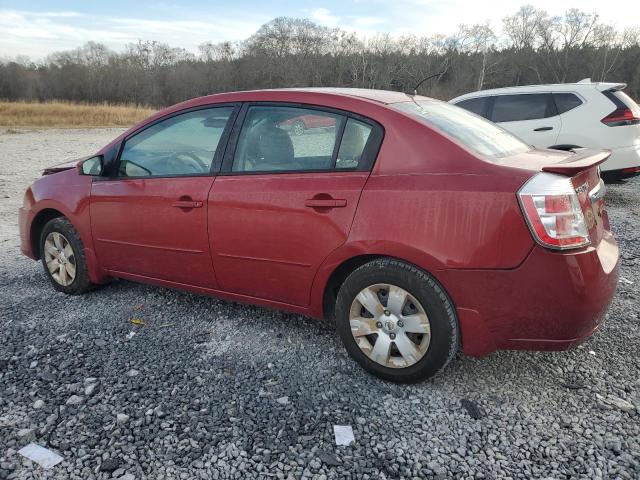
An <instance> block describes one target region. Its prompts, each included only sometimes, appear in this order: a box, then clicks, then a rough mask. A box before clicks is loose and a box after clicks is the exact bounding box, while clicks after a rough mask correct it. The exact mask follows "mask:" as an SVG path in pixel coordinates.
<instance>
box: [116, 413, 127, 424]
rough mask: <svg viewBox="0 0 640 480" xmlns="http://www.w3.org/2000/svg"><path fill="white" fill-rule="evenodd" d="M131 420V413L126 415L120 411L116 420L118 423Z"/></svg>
mask: <svg viewBox="0 0 640 480" xmlns="http://www.w3.org/2000/svg"><path fill="white" fill-rule="evenodd" d="M128 421H129V415H125V414H124V413H119V414H117V415H116V422H117V423H118V425H122V424H123V423H127V422H128Z"/></svg>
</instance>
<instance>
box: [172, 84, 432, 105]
mask: <svg viewBox="0 0 640 480" xmlns="http://www.w3.org/2000/svg"><path fill="white" fill-rule="evenodd" d="M287 96H291V99H292V100H293V101H295V100H300V99H304V98H308V99H309V100H316V101H317V100H318V99H320V98H321V97H333V98H335V97H343V98H352V99H354V98H355V99H361V100H366V101H371V102H375V103H378V104H383V105H389V104H392V103H400V102H407V101H411V99H412V98H413V99H416V100H418V99H420V100H429V98H428V97H422V96H419V95H415V96H412V95H409V94H407V93H404V92H395V91H392V90H374V89H368V88H338V87H304V88H274V89H264V90H244V91H239V92H226V93H216V94H213V95H207V96H204V97H198V98H194V99H191V100H187V101H186V102H183V104H182V106H183V107H184V106H185V104H187V103H188V104H191V105H195V104H205V103H210V102H219V101H229V102H234V101H237V102H244V101H255V100H258V101H261V100H262V101H264V100H273V101H284V100H285V98H286V97H287Z"/></svg>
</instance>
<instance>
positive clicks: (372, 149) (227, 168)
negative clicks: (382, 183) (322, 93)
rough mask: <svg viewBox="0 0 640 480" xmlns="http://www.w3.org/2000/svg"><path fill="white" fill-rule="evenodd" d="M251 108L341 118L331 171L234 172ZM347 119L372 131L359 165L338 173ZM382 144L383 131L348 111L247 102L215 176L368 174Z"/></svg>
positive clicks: (374, 122) (310, 106)
mask: <svg viewBox="0 0 640 480" xmlns="http://www.w3.org/2000/svg"><path fill="white" fill-rule="evenodd" d="M253 106H270V107H289V108H303V109H307V110H318V111H321V112H327V113H332V114H334V115H340V116H341V117H343V118H342V120H341V122H342V125H341V126H340V130H339V132H338V134H337V136H336V144H335V145H334V151H333V156H332V167H331V168H330V169H321V170H276V171H255V172H254V171H233V170H232V169H233V159H234V157H235V153H236V149H237V147H238V140H239V138H240V133H241V131H242V127H243V126H244V122H245V119H246V116H247V111H248V110H249V108H250V107H253ZM349 118H353V119H354V120H359V121H361V122H363V123H366V124H367V125H370V126H371V127H372V130H371V134H370V135H369V139H368V140H367V143H366V144H365V147H364V150H363V152H362V157H361V165H358V167H357V168H344V169H337V168H336V167H335V164H336V160H337V156H338V152H339V150H340V145H341V143H342V136H343V135H344V129H345V127H346V125H347V121H348V120H349ZM383 140H384V127H383V126H382V125H380V124H379V123H378V122H376V121H375V120H373V119H371V118H368V117H364V116H362V115H358V114H357V113H354V112H349V111H347V110H340V109H337V108H331V107H326V106H323V105H315V104H311V103H299V102H285V101H249V102H243V103H242V106H241V108H240V110H239V112H238V115H237V116H236V118H235V123H234V125H233V129H232V131H231V133H230V136H229V139H228V142H227V145H226V148H225V152H224V156H223V158H222V167H221V169H220V171H219V172H218V174H219V175H222V176H240V175H282V174H291V173H294V174H305V173H343V172H353V171H358V172H363V171H367V172H370V171H371V170H372V169H373V165H374V164H375V161H376V159H377V157H378V153H379V151H380V147H381V146H382V141H383Z"/></svg>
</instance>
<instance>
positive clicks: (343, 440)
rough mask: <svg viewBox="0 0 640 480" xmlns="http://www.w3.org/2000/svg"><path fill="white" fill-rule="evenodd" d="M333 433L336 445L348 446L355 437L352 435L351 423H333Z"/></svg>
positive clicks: (353, 441)
mask: <svg viewBox="0 0 640 480" xmlns="http://www.w3.org/2000/svg"><path fill="white" fill-rule="evenodd" d="M333 434H334V435H335V437H336V445H338V446H339V447H340V446H344V447H346V446H349V445H351V444H352V443H355V441H356V437H354V436H353V428H351V425H334V426H333Z"/></svg>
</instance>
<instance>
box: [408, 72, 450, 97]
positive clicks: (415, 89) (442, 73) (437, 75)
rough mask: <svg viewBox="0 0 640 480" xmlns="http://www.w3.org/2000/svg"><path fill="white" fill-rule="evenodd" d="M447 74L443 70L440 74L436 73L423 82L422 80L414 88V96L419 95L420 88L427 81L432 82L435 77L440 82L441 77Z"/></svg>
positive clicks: (425, 78)
mask: <svg viewBox="0 0 640 480" xmlns="http://www.w3.org/2000/svg"><path fill="white" fill-rule="evenodd" d="M445 72H446V70H443V71H441V72H439V73H434V74H433V75H429V76H428V77H424V78H423V79H422V80H420V81H419V82H418V83H417V84H416V86H415V87H413V94H414V95H417V94H418V87H419V86H420V85H422V84H423V83H424V82H426V81H427V80H431V79H432V78H433V77H438V80H440V77H441V76H442V75H444V73H445Z"/></svg>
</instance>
